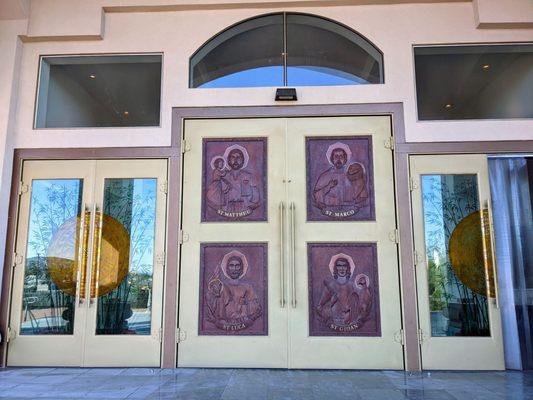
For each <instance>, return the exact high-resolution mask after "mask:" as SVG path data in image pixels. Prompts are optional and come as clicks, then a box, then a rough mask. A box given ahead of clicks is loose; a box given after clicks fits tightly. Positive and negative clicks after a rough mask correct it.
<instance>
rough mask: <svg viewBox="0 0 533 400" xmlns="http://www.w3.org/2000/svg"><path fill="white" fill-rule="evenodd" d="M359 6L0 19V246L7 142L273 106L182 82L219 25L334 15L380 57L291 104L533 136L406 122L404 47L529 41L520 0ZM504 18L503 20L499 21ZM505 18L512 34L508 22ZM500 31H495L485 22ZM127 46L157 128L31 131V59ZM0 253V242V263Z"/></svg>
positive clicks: (254, 94) (257, 93)
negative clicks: (363, 76)
mask: <svg viewBox="0 0 533 400" xmlns="http://www.w3.org/2000/svg"><path fill="white" fill-rule="evenodd" d="M228 3H233V5H232V6H231V7H229V6H228ZM362 3H363V4H362ZM370 3H385V2H384V1H371V0H368V1H352V2H351V4H352V5H350V6H348V5H338V4H342V2H328V3H327V4H329V5H330V6H328V7H325V6H320V4H324V3H322V2H320V1H315V0H307V1H303V0H302V1H300V0H293V1H284V0H271V1H270V2H268V3H266V2H264V1H260V0H248V1H247V2H246V3H242V4H241V5H238V1H237V0H234V1H214V0H195V1H189V2H184V1H179V0H164V1H157V2H156V1H150V0H91V1H85V0H33V1H32V3H31V11H30V18H29V23H28V21H9V22H8V21H0V54H2V59H1V62H0V159H2V160H4V161H3V164H2V165H0V168H1V170H0V172H1V177H2V178H1V179H2V180H1V181H0V188H1V189H2V190H1V196H0V243H3V242H4V235H5V230H4V229H5V225H6V219H7V215H6V210H7V196H8V194H9V191H8V188H9V184H10V179H11V169H10V168H11V156H12V150H11V149H12V148H13V147H19V148H42V147H99V146H102V147H103V146H105V147H116V146H124V145H125V144H126V143H127V144H128V145H130V146H165V145H169V144H170V134H171V110H172V107H180V106H187V107H191V106H204V107H206V106H221V105H225V106H249V105H274V104H275V102H274V88H239V89H189V88H188V59H189V56H190V55H191V54H192V53H193V52H194V51H195V50H196V49H197V48H198V47H199V46H201V45H202V44H203V43H204V42H205V41H206V40H208V39H209V38H210V37H212V36H213V35H215V34H216V33H217V32H219V31H220V30H222V29H224V28H226V27H227V26H229V25H232V24H234V23H236V22H238V21H240V20H243V19H245V18H249V17H252V16H255V15H259V14H264V13H268V12H276V11H298V12H307V13H311V14H316V15H321V16H324V17H327V18H331V19H333V20H337V21H339V22H341V23H343V24H346V25H348V26H350V27H352V28H353V29H355V30H357V31H358V32H360V33H361V34H362V35H364V36H365V37H367V38H368V39H369V40H371V41H372V42H373V43H374V44H376V45H377V46H378V47H379V48H380V49H381V50H382V51H383V53H384V57H385V84H383V85H368V86H342V87H299V88H298V98H299V100H298V104H343V103H373V102H375V103H382V102H402V103H404V109H405V131H406V138H407V140H409V141H456V140H459V141H460V140H525V139H533V121H531V120H499V121H448V122H436V121H435V122H418V121H417V117H416V99H415V83H414V62H413V50H412V47H413V45H418V44H457V43H504V42H526V41H529V42H533V28H531V26H530V25H528V24H531V23H533V15H531V16H529V17H528V16H527V10H528V8H527V7H526V8H523V7H524V1H523V0H513V2H508V1H507V0H506V1H505V3H506V6H507V8H506V10H505V12H503V13H500V14H499V15H500V17H499V18H498V17H497V15H498V12H497V11H494V10H496V9H495V8H494V7H493V6H494V4H493V2H492V3H491V2H488V1H486V0H474V2H470V1H457V2H454V1H450V2H434V3H431V2H429V1H428V2H427V3H424V2H417V3H418V4H409V3H407V2H406V1H401V0H398V1H390V2H389V3H394V4H370ZM512 3H514V4H515V5H514V6H513V4H512ZM331 4H334V5H331ZM130 6H131V8H129V7H130ZM145 6H148V7H145ZM526 6H527V4H526ZM484 7H489V8H484ZM491 7H492V8H491ZM195 8H196V9H195ZM198 8H199V9H198ZM524 9H525V10H526V11H525V14H526V15H525V16H524V11H523V10H524ZM148 11H151V12H148ZM154 11H157V12H154ZM481 20H483V21H485V22H487V21H489V22H498V20H499V22H498V24H496V25H495V26H494V29H492V28H488V27H487V26H484V27H483V29H479V28H478V25H479V23H480V21H481ZM506 21H511V22H510V23H509V24H507V25H506ZM517 21H518V22H520V23H521V24H522V27H521V29H517V28H516V27H513V26H514V25H513V23H515V22H517ZM524 23H525V25H524ZM502 27H503V28H506V29H497V28H502ZM19 34H21V35H24V36H23V37H22V39H23V40H24V43H23V44H19V47H18V48H19V53H17V51H16V50H17V43H18V39H17V35H19ZM129 52H132V53H138V52H157V53H159V52H162V53H163V54H164V58H163V76H162V79H163V86H162V102H161V126H160V127H156V128H113V129H109V128H100V129H42V130H34V129H33V118H34V103H35V94H36V86H37V73H38V63H39V56H40V55H50V54H89V53H129ZM17 54H20V57H21V58H20V61H21V62H20V68H19V67H18V65H17ZM17 77H20V80H18V79H17ZM17 85H18V88H17ZM10 112H11V116H9V115H10V114H9V113H10ZM6 133H7V134H8V138H9V139H8V140H6ZM6 148H7V152H5V149H6ZM4 152H5V154H4ZM3 251H4V246H3V245H0V256H2V258H0V259H3Z"/></svg>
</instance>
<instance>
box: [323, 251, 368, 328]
mask: <svg viewBox="0 0 533 400" xmlns="http://www.w3.org/2000/svg"><path fill="white" fill-rule="evenodd" d="M329 269H330V272H331V277H328V278H326V279H324V283H323V284H324V287H323V289H322V295H321V297H320V301H319V303H318V306H317V307H316V312H317V314H318V315H319V317H320V319H321V320H322V321H323V322H324V323H325V324H326V325H327V326H328V327H329V328H330V329H331V330H334V331H339V332H350V331H355V330H357V329H359V328H360V327H361V326H362V325H363V323H364V321H366V319H365V318H367V317H368V313H369V311H370V307H371V304H372V303H371V298H370V291H369V290H368V285H369V283H368V281H365V285H366V286H364V287H363V288H361V289H360V290H359V289H358V287H357V286H356V284H355V282H354V279H352V275H353V273H354V271H355V264H354V261H353V258H352V257H350V256H348V255H346V254H343V253H340V254H336V255H334V256H333V257H332V258H331V260H330V263H329ZM361 276H365V277H366V278H367V279H368V277H367V276H366V275H364V274H359V275H357V277H359V278H360V277H361ZM365 289H366V291H365ZM366 296H368V297H366ZM369 299H370V303H369ZM361 313H362V314H364V318H361V316H362V314H361Z"/></svg>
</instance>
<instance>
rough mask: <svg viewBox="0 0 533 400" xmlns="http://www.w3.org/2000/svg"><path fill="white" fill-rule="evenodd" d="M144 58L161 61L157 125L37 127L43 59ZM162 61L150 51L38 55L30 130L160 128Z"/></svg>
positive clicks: (161, 56)
mask: <svg viewBox="0 0 533 400" xmlns="http://www.w3.org/2000/svg"><path fill="white" fill-rule="evenodd" d="M135 56H138V57H144V56H155V57H160V59H161V72H160V76H161V79H160V87H159V114H158V120H159V123H158V124H157V125H129V126H72V127H44V126H43V127H38V126H37V120H38V111H39V96H40V93H41V86H42V82H41V79H42V74H41V72H42V67H43V60H44V59H53V58H56V59H61V58H72V59H74V58H80V59H81V58H85V57H88V58H91V57H92V58H96V57H135ZM164 61H165V55H164V52H163V51H159V52H158V51H150V52H129V53H122V52H117V53H55V54H39V61H38V63H37V71H36V85H35V95H34V102H33V122H32V130H67V129H68V130H73V129H75V130H78V129H79V130H87V129H153V128H161V127H162V126H163V125H162V117H163V111H162V104H163V78H164V73H163V72H164Z"/></svg>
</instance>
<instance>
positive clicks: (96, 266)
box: [89, 205, 104, 307]
mask: <svg viewBox="0 0 533 400" xmlns="http://www.w3.org/2000/svg"><path fill="white" fill-rule="evenodd" d="M103 222H104V213H103V212H102V211H99V210H98V208H97V207H96V205H95V206H94V231H93V262H92V270H91V299H90V300H89V307H90V306H91V304H94V303H95V301H96V298H97V297H98V281H99V275H100V255H101V251H102V225H103Z"/></svg>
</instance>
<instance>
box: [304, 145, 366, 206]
mask: <svg viewBox="0 0 533 400" xmlns="http://www.w3.org/2000/svg"><path fill="white" fill-rule="evenodd" d="M326 158H327V160H328V162H329V163H330V165H331V167H330V168H328V169H327V170H325V171H324V172H322V174H320V176H319V177H318V179H317V181H316V184H315V187H314V189H313V200H314V204H315V206H316V207H318V208H319V209H320V210H321V211H322V213H323V214H325V215H328V216H333V217H346V216H351V215H354V214H356V213H357V212H358V211H359V209H360V208H361V207H363V206H365V205H366V204H367V202H368V188H367V176H366V171H365V167H364V165H363V164H361V163H358V162H353V163H351V164H350V163H349V162H350V160H351V158H352V151H351V150H350V147H349V146H348V145H346V144H344V143H341V142H337V143H334V144H332V145H330V146H329V148H328V150H327V152H326Z"/></svg>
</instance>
